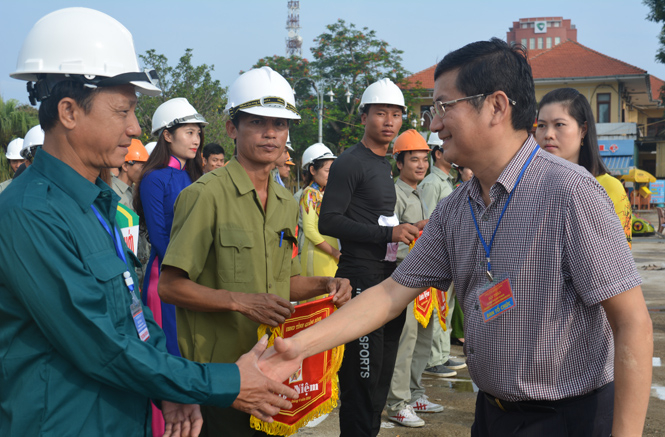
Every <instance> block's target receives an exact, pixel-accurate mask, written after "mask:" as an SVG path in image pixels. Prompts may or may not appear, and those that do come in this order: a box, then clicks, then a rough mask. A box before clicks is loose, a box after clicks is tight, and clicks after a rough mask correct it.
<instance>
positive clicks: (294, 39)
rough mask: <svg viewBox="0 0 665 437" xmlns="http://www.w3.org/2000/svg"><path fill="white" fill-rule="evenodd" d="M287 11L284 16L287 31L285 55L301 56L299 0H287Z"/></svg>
mask: <svg viewBox="0 0 665 437" xmlns="http://www.w3.org/2000/svg"><path fill="white" fill-rule="evenodd" d="M287 6H288V8H289V12H288V14H287V16H286V30H288V31H289V33H288V37H287V38H286V56H287V57H288V56H293V55H296V56H300V57H302V36H300V34H299V32H300V2H299V1H289V2H288V3H287Z"/></svg>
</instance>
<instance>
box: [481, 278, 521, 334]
mask: <svg viewBox="0 0 665 437" xmlns="http://www.w3.org/2000/svg"><path fill="white" fill-rule="evenodd" d="M478 301H479V303H480V311H482V313H483V321H484V322H485V323H487V322H489V321H490V320H492V319H493V318H495V317H496V316H498V315H499V314H501V313H503V312H506V311H508V310H509V309H511V308H513V307H514V306H515V298H514V297H513V290H512V288H511V287H510V279H508V278H506V279H504V280H503V281H500V282H496V283H493V284H491V286H490V287H489V288H488V289H487V290H485V291H484V292H482V293H481V294H480V296H478Z"/></svg>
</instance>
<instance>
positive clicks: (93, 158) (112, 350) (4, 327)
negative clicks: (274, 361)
mask: <svg viewBox="0 0 665 437" xmlns="http://www.w3.org/2000/svg"><path fill="white" fill-rule="evenodd" d="M98 47H104V48H108V53H106V52H104V51H100V50H99V48H98ZM35 59H38V60H40V62H36V61H35ZM72 59H77V60H79V62H76V63H75V62H73V61H71V60H72ZM65 61H67V62H65ZM17 65H18V67H17V71H16V72H15V73H13V74H12V76H13V77H15V78H18V79H23V80H28V81H30V82H31V83H30V84H29V89H31V90H32V92H31V95H30V97H31V100H32V101H33V102H36V101H42V104H41V106H40V108H39V111H40V112H39V116H40V123H41V125H42V127H43V129H44V131H45V132H46V136H45V140H44V146H43V149H42V150H41V151H39V152H38V155H39V159H37V160H35V162H34V164H33V165H32V166H30V168H28V169H27V170H26V171H25V174H24V176H23V177H22V178H20V179H18V180H16V181H14V183H12V185H11V186H10V187H9V188H8V189H7V190H6V191H5V192H4V193H3V195H2V197H1V198H0V211H2V214H1V215H0V435H2V436H3V437H4V436H37V435H40V436H42V435H43V436H46V435H48V436H65V435H87V436H122V437H126V436H145V435H151V433H150V400H151V399H152V400H154V401H155V402H156V403H157V404H158V405H160V406H161V408H162V412H163V414H164V417H165V420H166V431H167V434H168V435H198V432H199V430H200V428H201V414H200V410H199V406H198V405H196V404H203V405H214V406H218V407H229V406H233V407H234V408H237V409H239V410H242V411H244V412H248V413H252V414H254V415H257V416H258V417H261V418H264V419H265V420H270V419H269V416H271V415H274V414H276V413H277V412H278V411H279V408H288V407H289V405H290V403H289V402H288V401H287V400H286V399H283V398H281V397H280V396H278V394H283V395H287V396H296V393H295V392H294V391H293V390H291V389H289V388H288V387H286V386H283V385H281V384H278V383H273V382H272V381H270V380H268V379H267V378H266V377H265V376H264V375H263V374H261V373H260V372H259V371H258V369H257V366H256V360H257V358H258V356H259V355H260V354H261V352H262V351H263V350H264V349H265V346H266V343H267V342H266V341H265V339H264V340H262V341H261V342H259V344H258V345H257V346H256V347H255V348H254V349H253V350H252V351H251V352H250V353H248V354H246V355H244V356H242V357H240V359H239V360H238V361H237V362H236V363H235V364H234V363H230V364H200V363H195V362H191V361H188V360H185V359H183V358H178V357H174V356H172V355H169V354H168V353H167V352H166V347H165V338H164V334H163V332H162V331H161V329H160V328H159V327H158V326H157V324H156V323H155V321H154V320H153V317H152V314H151V313H150V310H149V309H148V308H143V307H142V306H141V303H140V301H139V300H138V299H137V297H138V293H139V290H138V287H135V286H134V284H136V275H135V273H134V272H133V270H134V266H136V265H137V263H138V260H137V259H136V257H134V255H133V254H132V253H131V251H130V250H128V248H127V246H126V245H125V244H124V242H123V240H122V238H120V236H119V231H118V230H117V227H116V222H115V213H116V208H117V204H118V199H119V198H118V196H117V195H116V194H115V193H114V192H113V190H112V189H111V188H110V187H109V186H108V185H106V184H105V183H104V182H103V181H102V180H101V179H100V178H99V177H98V176H99V174H100V171H101V170H102V169H104V168H113V167H119V166H120V165H121V164H122V163H123V162H124V157H125V154H126V153H127V148H128V146H129V144H130V141H131V139H132V137H134V136H138V135H139V134H140V133H141V131H140V127H139V124H138V121H137V119H136V116H135V114H134V110H135V108H136V104H137V98H136V92H137V91H138V92H141V93H144V94H148V95H157V94H159V92H160V91H159V88H157V87H156V86H154V85H153V84H152V78H153V77H152V76H151V75H150V73H146V72H139V68H138V64H137V62H136V54H135V52H134V47H133V43H132V39H131V34H130V33H129V32H128V31H127V29H125V28H124V27H123V26H122V25H121V24H120V23H118V22H117V21H115V20H114V19H113V18H111V17H109V16H107V15H105V14H102V13H100V12H97V11H94V10H91V9H85V8H70V9H63V10H59V11H56V12H53V13H51V14H49V15H47V16H46V17H44V18H42V19H41V20H40V21H39V22H38V23H37V24H36V25H35V26H34V27H33V29H32V30H31V31H30V33H29V34H28V37H27V38H26V41H25V43H24V45H23V48H22V50H21V53H20V55H19V60H18V63H17ZM68 69H71V71H70V70H68ZM52 71H58V72H59V73H58V74H50V73H46V72H52ZM66 73H70V74H69V75H67V76H66V75H65V74H66ZM83 74H85V76H83ZM32 82H34V84H33V83H32Z"/></svg>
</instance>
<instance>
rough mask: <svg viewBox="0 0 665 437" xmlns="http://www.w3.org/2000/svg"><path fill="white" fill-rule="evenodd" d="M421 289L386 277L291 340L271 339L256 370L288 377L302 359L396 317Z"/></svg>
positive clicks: (348, 340)
mask: <svg viewBox="0 0 665 437" xmlns="http://www.w3.org/2000/svg"><path fill="white" fill-rule="evenodd" d="M424 290H425V288H408V287H405V286H403V285H400V284H398V283H397V282H395V281H394V280H393V279H392V278H388V279H386V280H385V281H383V282H381V283H380V284H378V285H375V286H374V287H371V288H369V289H367V290H365V291H363V292H362V293H361V294H360V295H359V296H358V297H356V298H354V299H351V301H349V302H348V303H347V304H346V305H344V306H343V307H342V308H340V309H339V310H338V311H335V312H334V313H333V314H332V315H331V316H330V317H327V318H325V319H324V320H322V321H321V322H319V323H317V324H316V325H314V326H312V327H311V328H308V329H305V330H304V331H301V332H299V333H298V334H296V335H294V336H293V337H290V338H287V339H282V338H277V339H275V347H272V348H270V349H268V350H267V351H266V352H265V353H264V354H263V355H262V356H261V358H260V359H259V368H260V369H261V371H262V372H263V373H265V374H266V375H267V376H269V377H271V378H272V379H274V380H275V381H279V382H281V381H284V380H285V379H286V378H288V377H289V375H292V374H293V373H294V372H295V371H296V370H298V367H300V363H301V362H302V360H303V359H305V358H307V357H310V356H312V355H316V354H317V353H319V352H322V351H325V350H328V349H331V348H333V347H335V346H339V345H340V344H345V343H348V342H350V341H352V340H355V339H357V338H359V337H361V336H363V335H365V334H368V333H370V332H372V331H374V330H375V329H377V328H379V327H381V326H383V325H385V324H386V323H387V322H389V321H390V320H392V319H394V318H395V317H397V316H398V315H399V314H400V313H401V312H402V311H403V310H404V308H406V306H407V305H408V304H409V302H411V301H412V300H413V299H415V298H416V296H418V294H420V293H422V292H423V291H424Z"/></svg>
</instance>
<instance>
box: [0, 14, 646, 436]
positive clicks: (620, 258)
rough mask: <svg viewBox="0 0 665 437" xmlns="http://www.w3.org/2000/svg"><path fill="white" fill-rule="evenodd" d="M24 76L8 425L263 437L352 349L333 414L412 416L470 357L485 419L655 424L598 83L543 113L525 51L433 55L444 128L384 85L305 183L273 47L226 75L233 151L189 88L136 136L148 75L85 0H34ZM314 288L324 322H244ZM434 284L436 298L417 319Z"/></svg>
mask: <svg viewBox="0 0 665 437" xmlns="http://www.w3.org/2000/svg"><path fill="white" fill-rule="evenodd" d="M73 23H77V25H76V26H73V25H72V24H73ZM76 35H79V36H80V35H85V38H81V37H75V36H76ZM54 44H55V45H56V46H57V47H58V50H54V49H53V47H54ZM35 59H39V60H40V62H35V61H34V60H35ZM72 59H77V60H80V62H77V63H75V62H73V61H72ZM12 77H14V78H16V79H20V80H25V81H28V83H29V86H28V90H29V92H30V98H31V100H33V101H35V102H40V105H39V120H40V125H38V126H35V127H33V128H32V129H31V130H30V131H29V132H28V133H27V134H26V136H25V138H23V139H15V140H13V141H12V142H11V143H9V144H8V145H7V159H8V160H9V162H10V165H11V167H12V169H13V171H14V172H15V174H14V178H13V179H11V180H9V181H7V182H4V183H2V184H0V211H2V214H1V215H0V272H1V274H0V356H2V362H1V364H0V366H1V367H2V369H3V371H2V372H1V373H0V434H1V435H3V436H4V435H6V436H14V435H17V436H18V435H47V434H49V433H50V434H53V435H70V434H75V435H118V436H120V435H122V436H145V435H159V436H161V435H166V436H178V435H183V436H189V435H199V433H200V435H205V436H217V435H232V436H261V435H266V434H264V433H263V432H261V431H257V430H255V429H253V428H251V427H250V422H249V418H250V415H254V416H256V417H258V418H259V419H261V420H264V421H267V422H270V421H272V416H274V415H275V414H277V413H278V412H279V410H280V409H284V408H290V406H291V404H290V402H289V399H295V398H296V397H297V393H296V392H295V391H294V390H293V389H292V388H290V387H288V386H287V385H284V384H283V381H285V380H287V379H288V377H289V376H290V375H291V374H293V373H294V372H295V371H296V370H298V367H299V366H300V364H301V362H302V360H303V359H304V358H306V357H309V356H312V355H314V354H316V353H319V352H321V351H325V350H328V349H331V348H332V347H335V346H337V345H340V344H345V352H344V358H343V362H342V367H341V368H340V370H339V372H338V379H339V387H340V400H341V406H340V414H339V417H340V433H341V435H343V436H376V435H377V434H378V433H379V430H380V427H381V415H382V413H383V411H384V410H385V411H386V413H387V414H388V418H389V419H390V420H391V421H393V422H396V423H398V424H400V425H403V426H408V427H422V426H424V425H425V421H424V420H423V418H422V417H421V416H419V415H422V414H428V413H440V412H442V411H443V410H444V407H443V406H442V405H439V404H436V403H434V402H432V401H430V400H429V398H428V396H427V394H426V389H425V386H424V384H423V382H422V375H423V374H424V375H429V376H433V377H450V376H454V375H455V374H456V371H457V370H459V369H462V368H465V367H466V366H467V365H468V368H469V372H470V374H471V377H472V379H473V381H474V382H475V384H476V385H477V386H478V388H479V390H480V391H479V393H478V396H477V401H476V411H475V420H474V424H473V427H472V429H471V434H472V435H473V436H493V435H496V436H504V435H516V436H531V435H551V436H561V435H571V436H607V435H616V436H623V435H641V432H642V429H643V426H644V421H645V416H646V409H647V405H648V396H649V390H650V381H651V354H652V349H653V345H652V343H653V340H652V335H653V334H652V328H651V323H650V318H649V315H648V313H647V310H646V305H645V302H644V298H643V296H642V291H641V288H640V284H641V279H640V276H639V274H638V273H637V270H636V268H635V265H634V262H633V259H632V256H631V252H630V244H631V235H630V230H631V226H630V215H631V212H630V204H629V203H628V200H627V197H626V194H625V191H624V190H623V187H622V186H621V184H620V183H619V182H618V180H616V179H615V178H613V177H612V176H610V175H609V174H608V172H607V169H606V168H605V167H604V165H603V162H602V160H601V158H600V156H599V152H598V144H597V138H596V130H595V124H594V119H593V115H592V112H591V107H590V105H589V102H588V101H587V99H586V98H585V97H584V95H582V94H580V93H579V92H577V91H576V90H573V89H569V88H565V89H557V90H554V91H551V92H550V93H548V94H547V95H546V96H544V98H543V99H542V100H541V101H540V103H539V104H538V107H536V99H535V92H534V88H533V78H532V75H531V70H530V67H529V65H528V62H527V59H526V56H525V53H524V52H523V51H522V49H521V48H520V46H509V45H508V44H506V43H505V42H503V41H500V40H498V39H492V40H489V41H479V42H475V43H471V44H468V45H467V46H464V47H462V48H460V49H458V50H455V51H453V52H451V53H449V54H448V55H446V56H445V57H444V58H443V59H442V60H441V62H440V63H439V64H438V65H437V68H436V71H435V75H434V79H435V88H434V103H433V106H432V107H431V108H430V110H429V115H430V117H431V125H430V128H431V131H432V132H431V134H430V135H429V136H427V135H425V134H424V133H420V132H418V131H416V130H414V129H408V130H403V129H402V120H403V116H404V114H405V113H406V111H407V106H406V104H405V100H404V95H403V93H402V90H401V89H400V88H399V87H398V86H397V85H396V84H395V83H393V82H392V81H391V80H390V79H387V78H384V79H381V80H378V81H376V82H374V83H372V84H370V85H369V86H368V87H367V88H366V89H365V91H364V93H363V95H362V99H361V101H360V104H359V108H358V110H359V118H360V122H361V123H362V125H363V126H364V134H363V136H362V139H361V140H360V141H359V142H358V143H357V144H355V145H354V146H352V147H349V148H348V149H346V150H345V151H344V152H343V153H341V154H340V155H339V156H336V155H335V154H334V153H333V152H332V151H331V150H330V148H329V147H327V146H326V145H325V144H323V143H314V144H312V145H311V146H309V147H308V148H307V149H306V150H305V151H304V153H303V154H302V166H301V168H300V170H302V174H303V186H302V188H300V187H295V188H300V189H299V190H298V191H297V192H296V193H295V195H294V194H293V193H292V192H291V191H290V190H288V189H286V188H285V187H286V186H288V185H289V184H291V182H289V181H290V180H291V179H292V178H291V171H292V169H293V168H294V167H295V163H294V161H293V160H292V158H291V152H295V151H294V150H293V148H292V147H291V144H290V143H291V140H290V136H289V128H290V126H291V125H292V124H293V123H295V122H297V120H299V119H300V114H299V112H298V109H297V107H296V102H295V98H294V93H293V90H292V88H291V86H290V84H289V83H288V82H287V81H286V79H284V77H282V76H281V75H280V74H279V73H277V72H275V71H274V70H272V69H270V68H269V67H262V68H256V69H252V70H250V71H248V72H246V73H243V74H242V75H240V76H239V77H238V78H237V79H236V81H235V82H234V83H233V84H232V85H231V86H230V87H229V91H228V103H227V105H226V108H225V113H226V114H227V116H228V120H227V121H226V125H225V128H226V133H227V135H228V136H229V138H231V139H232V140H233V141H234V144H235V150H234V153H233V156H232V157H231V158H230V159H228V160H227V159H226V157H225V152H224V149H223V148H222V147H221V146H220V145H219V144H216V143H210V144H207V145H205V147H204V144H205V141H204V138H205V134H204V133H205V127H206V125H207V124H208V122H207V121H206V119H205V118H204V117H203V116H202V115H201V114H199V113H198V112H197V110H196V108H194V107H193V106H192V105H191V104H190V102H188V101H187V100H186V99H184V98H179V97H176V98H172V99H169V100H167V101H165V102H164V103H163V104H162V105H160V106H159V107H158V108H157V109H156V110H155V113H154V115H153V118H152V130H151V134H152V135H153V136H154V137H155V138H156V141H155V142H153V143H151V144H149V145H146V146H145V147H144V145H143V144H142V143H141V142H140V141H139V140H137V139H136V137H138V136H139V135H140V133H141V132H140V128H139V125H138V121H137V119H136V116H135V114H134V110H135V108H136V104H137V97H136V93H142V94H146V95H158V94H159V92H160V91H159V88H158V87H157V86H156V84H157V82H156V79H157V78H156V75H155V73H154V72H150V71H141V70H140V69H139V67H138V64H137V61H136V53H135V50H134V46H133V42H132V38H131V34H130V33H129V32H128V31H127V29H126V28H125V27H124V26H122V24H120V23H119V22H117V21H116V20H115V19H113V18H111V17H110V16H108V15H105V14H103V13H100V12H98V11H94V10H91V9H86V8H68V9H62V10H59V11H55V12H53V13H51V14H49V15H47V16H45V17H44V18H42V19H41V20H40V21H39V22H37V24H35V26H34V27H33V29H32V30H31V31H30V33H29V34H28V36H27V38H26V40H25V41H24V43H23V47H22V49H21V52H20V54H19V59H18V62H17V70H16V72H15V73H13V74H12ZM534 117H536V119H537V128H536V130H535V134H533V135H532V126H533V121H534ZM400 132H401V133H400ZM391 145H392V149H391ZM389 155H392V158H393V159H394V162H395V163H396V168H397V170H396V172H394V171H393V167H392V164H391V162H390V160H388V159H387V158H386V157H387V156H389ZM395 173H396V174H395ZM291 188H293V187H291ZM123 237H124V238H123ZM606 253H612V254H614V255H613V256H612V257H610V258H608V257H606V256H604V255H605V254H606ZM322 296H332V298H333V303H334V304H335V305H336V306H337V307H338V308H339V310H338V311H336V312H335V313H334V314H333V315H332V316H330V317H328V318H326V319H324V320H323V321H321V322H319V323H317V324H315V325H314V326H312V327H310V328H308V329H306V330H304V331H302V332H300V333H298V334H297V335H295V336H294V337H291V338H289V339H286V340H284V339H281V338H278V339H276V340H275V344H274V347H271V348H268V349H267V348H266V346H267V339H266V338H265V337H264V338H262V339H260V340H259V341H258V343H257V328H258V327H259V325H261V324H265V325H268V326H272V327H276V326H278V325H279V324H281V323H283V322H284V321H285V320H287V319H288V318H289V316H290V315H291V314H292V313H293V312H294V304H297V303H298V302H305V301H308V300H314V299H318V298H320V297H322ZM419 298H423V299H425V300H427V301H428V302H430V303H431V302H432V299H435V300H436V305H435V308H434V310H433V311H431V312H426V315H425V316H424V317H423V316H422V315H421V316H418V315H417V314H418V312H417V311H416V310H415V309H414V306H416V303H417V302H418V299H419ZM451 343H454V344H459V345H463V346H464V353H465V356H466V361H465V360H461V359H460V358H458V357H455V356H451V355H450V351H451Z"/></svg>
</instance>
